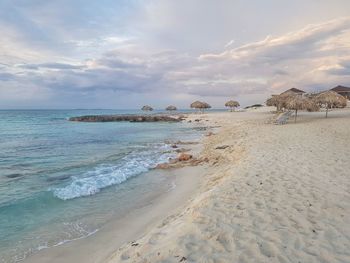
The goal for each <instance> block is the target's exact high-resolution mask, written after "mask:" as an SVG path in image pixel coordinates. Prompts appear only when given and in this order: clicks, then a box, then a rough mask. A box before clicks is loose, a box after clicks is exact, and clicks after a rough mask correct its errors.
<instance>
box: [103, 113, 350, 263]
mask: <svg viewBox="0 0 350 263" xmlns="http://www.w3.org/2000/svg"><path fill="white" fill-rule="evenodd" d="M197 117H198V116H197ZM197 117H195V118H197ZM270 117H271V115H270V114H268V113H267V112H264V110H256V111H254V110H251V111H249V112H239V113H212V114H205V115H201V116H200V118H203V119H209V120H210V121H209V122H207V123H208V124H209V125H220V126H222V128H221V129H220V131H219V132H218V133H217V134H216V135H213V136H210V137H207V138H206V139H205V140H204V150H203V153H202V154H203V156H205V157H209V158H210V166H209V168H208V169H207V171H206V175H205V177H204V179H203V180H202V184H201V187H200V188H199V191H198V194H197V195H196V197H195V198H193V199H192V200H191V201H190V202H187V206H186V207H185V208H184V209H182V211H181V212H178V211H177V212H176V211H175V212H173V213H171V214H170V215H169V216H168V217H167V218H166V219H165V220H162V221H160V222H159V224H158V225H157V226H156V227H154V228H153V229H151V230H150V231H145V233H144V235H143V236H142V237H140V238H139V239H138V240H137V241H136V242H137V243H138V245H137V246H131V244H130V243H128V244H125V245H124V246H122V247H121V248H120V249H118V250H117V251H116V252H115V253H113V254H112V255H111V257H110V259H109V262H111V263H114V262H240V263H241V262H242V263H243V262H296V263H298V262H308V263H309V262H310V263H311V262H342V263H345V262H350V110H349V109H345V110H341V111H332V112H330V114H329V118H328V119H325V118H324V113H301V116H300V118H299V120H298V122H297V123H296V124H294V123H290V124H287V125H284V126H276V125H272V124H268V123H267V122H268V120H269V118H270ZM222 145H228V146H229V147H228V148H226V149H224V150H218V149H215V148H216V147H217V146H222ZM115 247H116V248H117V247H118V245H117V244H116V245H115Z"/></svg>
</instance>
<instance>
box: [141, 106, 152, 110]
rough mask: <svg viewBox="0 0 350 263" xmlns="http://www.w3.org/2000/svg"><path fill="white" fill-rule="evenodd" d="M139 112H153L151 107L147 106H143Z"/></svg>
mask: <svg viewBox="0 0 350 263" xmlns="http://www.w3.org/2000/svg"><path fill="white" fill-rule="evenodd" d="M141 110H143V111H153V108H152V107H151V106H149V105H145V106H143V107H142V108H141Z"/></svg>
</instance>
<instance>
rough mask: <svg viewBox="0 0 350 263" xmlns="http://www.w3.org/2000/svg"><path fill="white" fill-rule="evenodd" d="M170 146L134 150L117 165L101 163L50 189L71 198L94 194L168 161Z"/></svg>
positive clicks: (61, 195) (55, 193) (63, 198)
mask: <svg viewBox="0 0 350 263" xmlns="http://www.w3.org/2000/svg"><path fill="white" fill-rule="evenodd" d="M166 150H169V146H166V145H165V146H164V145H163V146H162V147H160V148H159V147H158V148H155V149H152V150H148V151H144V150H143V151H142V150H141V151H133V152H132V153H130V154H128V155H127V156H125V157H124V158H122V159H121V160H120V162H118V164H116V165H100V166H98V167H96V168H95V169H94V170H92V171H89V172H87V173H86V174H84V176H83V177H74V176H73V177H72V178H71V182H70V184H68V185H66V186H64V187H57V188H53V189H50V190H51V191H52V192H53V194H54V196H56V197H57V198H59V199H62V200H69V199H74V198H78V197H83V196H89V195H94V194H96V193H98V192H100V190H101V189H103V188H106V187H108V186H111V185H117V184H121V183H123V182H125V181H126V180H128V179H129V178H131V177H134V176H137V175H140V174H142V173H145V172H147V171H149V170H150V169H152V168H154V167H155V166H156V165H157V164H159V163H163V162H166V161H167V160H168V159H169V158H170V157H174V154H173V153H170V152H167V151H166Z"/></svg>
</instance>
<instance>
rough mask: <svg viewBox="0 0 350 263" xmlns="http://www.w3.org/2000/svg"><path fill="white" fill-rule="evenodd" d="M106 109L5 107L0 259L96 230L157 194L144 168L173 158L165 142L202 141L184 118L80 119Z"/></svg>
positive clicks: (158, 184)
mask: <svg viewBox="0 0 350 263" xmlns="http://www.w3.org/2000/svg"><path fill="white" fill-rule="evenodd" d="M114 113H115V114H120V113H136V112H130V111H106V110H104V111H102V110H71V111H64V110H37V111H36V110H31V111H19V110H18V111H0V236H1V239H0V262H16V261H19V260H21V259H23V258H25V257H26V256H27V255H29V254H31V253H33V252H35V251H38V250H40V249H44V248H47V247H51V246H56V245H59V244H62V243H64V242H68V241H70V240H74V239H78V238H83V237H86V236H88V235H91V234H93V233H95V232H96V231H98V229H99V228H100V227H102V226H103V225H104V224H106V223H107V222H108V220H111V219H112V218H113V217H115V216H116V215H121V214H123V213H126V212H127V211H128V210H130V209H132V208H133V207H134V206H137V205H138V204H139V203H140V200H142V199H145V198H151V197H152V195H154V194H155V193H157V192H160V191H166V190H167V189H169V188H171V187H172V185H171V180H169V178H167V176H166V175H165V176H149V174H148V173H147V171H149V170H150V169H152V168H153V167H154V166H155V165H157V164H158V163H161V162H164V161H167V159H168V158H169V157H172V156H174V153H172V152H171V151H170V150H171V149H170V146H169V145H167V144H165V143H164V142H165V141H166V140H169V139H171V140H177V139H180V138H186V139H187V140H195V139H198V138H199V136H200V133H199V132H198V131H196V130H194V129H193V128H192V127H191V126H190V125H189V124H186V123H128V122H120V123H117V122H111V123H78V122H69V121H67V118H69V117H71V116H77V115H86V114H114Z"/></svg>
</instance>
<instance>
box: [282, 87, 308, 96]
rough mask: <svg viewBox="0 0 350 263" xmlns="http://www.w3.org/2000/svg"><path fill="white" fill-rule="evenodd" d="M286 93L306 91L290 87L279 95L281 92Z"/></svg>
mask: <svg viewBox="0 0 350 263" xmlns="http://www.w3.org/2000/svg"><path fill="white" fill-rule="evenodd" d="M286 93H306V92H305V91H303V90H301V89H297V88H291V89H289V90H286V91H284V92H282V93H281V95H282V94H286Z"/></svg>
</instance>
